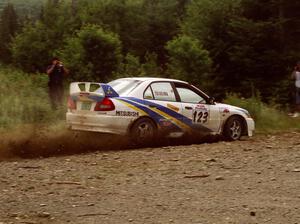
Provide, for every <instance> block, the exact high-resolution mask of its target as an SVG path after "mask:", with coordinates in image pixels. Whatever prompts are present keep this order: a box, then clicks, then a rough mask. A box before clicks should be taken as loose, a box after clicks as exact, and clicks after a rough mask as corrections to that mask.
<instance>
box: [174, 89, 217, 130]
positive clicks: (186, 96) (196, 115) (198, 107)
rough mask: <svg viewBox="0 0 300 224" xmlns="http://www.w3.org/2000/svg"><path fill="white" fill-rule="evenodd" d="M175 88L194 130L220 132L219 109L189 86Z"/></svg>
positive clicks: (183, 111) (184, 114) (185, 115)
mask: <svg viewBox="0 0 300 224" xmlns="http://www.w3.org/2000/svg"><path fill="white" fill-rule="evenodd" d="M175 87H176V91H177V93H178V95H179V97H180V101H181V107H182V115H183V116H184V117H185V118H186V122H190V123H191V126H192V127H193V128H194V129H197V130H200V131H205V130H206V131H210V132H219V130H220V125H221V114H220V112H219V108H218V107H217V106H216V105H213V104H209V103H208V102H206V99H205V97H204V96H202V95H201V93H200V92H198V91H197V90H196V89H194V88H192V87H191V86H189V85H187V84H182V83H176V84H175Z"/></svg>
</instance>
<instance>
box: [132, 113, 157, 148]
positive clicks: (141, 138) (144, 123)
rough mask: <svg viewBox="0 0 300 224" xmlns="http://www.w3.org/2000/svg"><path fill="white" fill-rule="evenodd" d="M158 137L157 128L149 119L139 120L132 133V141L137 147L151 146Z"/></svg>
mask: <svg viewBox="0 0 300 224" xmlns="http://www.w3.org/2000/svg"><path fill="white" fill-rule="evenodd" d="M155 135H156V126H155V124H154V122H153V121H152V120H150V119H149V118H141V119H139V120H137V121H136V122H135V123H134V124H133V126H132V127H131V131H130V139H131V141H132V143H134V144H135V145H137V146H145V145H149V144H150V143H152V142H153V140H154V138H155Z"/></svg>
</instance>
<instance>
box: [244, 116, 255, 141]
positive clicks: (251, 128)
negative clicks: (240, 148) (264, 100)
mask: <svg viewBox="0 0 300 224" xmlns="http://www.w3.org/2000/svg"><path fill="white" fill-rule="evenodd" d="M246 123H247V128H248V136H250V137H251V136H253V133H254V130H255V122H254V120H253V119H252V118H246Z"/></svg>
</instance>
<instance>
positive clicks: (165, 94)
mask: <svg viewBox="0 0 300 224" xmlns="http://www.w3.org/2000/svg"><path fill="white" fill-rule="evenodd" d="M154 95H155V96H169V94H168V92H162V91H155V92H154Z"/></svg>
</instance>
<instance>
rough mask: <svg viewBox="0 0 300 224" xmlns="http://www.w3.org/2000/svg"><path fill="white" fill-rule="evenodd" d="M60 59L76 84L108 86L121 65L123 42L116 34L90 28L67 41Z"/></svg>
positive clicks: (91, 26)
mask: <svg viewBox="0 0 300 224" xmlns="http://www.w3.org/2000/svg"><path fill="white" fill-rule="evenodd" d="M60 55H61V58H62V59H63V61H64V62H65V63H66V65H67V66H68V68H70V70H71V72H72V74H73V77H74V78H75V79H76V80H84V81H86V80H90V81H99V82H105V81H107V80H108V79H109V77H110V76H111V75H112V73H113V72H114V71H116V70H118V67H119V64H120V63H121V60H122V53H121V42H120V40H119V37H118V36H117V35H116V34H114V33H112V32H108V31H104V30H103V29H102V28H101V27H99V26H97V25H86V26H84V27H83V28H82V29H81V30H79V31H78V33H77V35H76V36H75V37H71V38H68V39H67V40H66V45H65V48H64V49H63V50H62V51H60Z"/></svg>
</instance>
